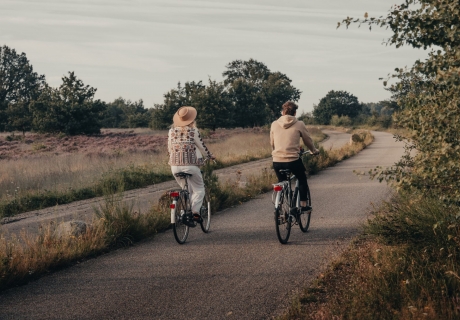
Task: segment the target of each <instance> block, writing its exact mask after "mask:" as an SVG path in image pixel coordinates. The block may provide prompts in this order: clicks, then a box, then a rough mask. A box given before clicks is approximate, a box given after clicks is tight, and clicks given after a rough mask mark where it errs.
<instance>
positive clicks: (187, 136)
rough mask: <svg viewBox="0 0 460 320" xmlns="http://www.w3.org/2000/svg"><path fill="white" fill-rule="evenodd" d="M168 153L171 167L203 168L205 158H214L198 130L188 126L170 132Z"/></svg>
mask: <svg viewBox="0 0 460 320" xmlns="http://www.w3.org/2000/svg"><path fill="white" fill-rule="evenodd" d="M168 153H169V162H168V164H169V165H171V166H201V165H203V156H205V157H212V153H211V152H209V150H208V148H207V147H206V146H205V144H204V143H203V139H201V136H200V133H199V131H198V129H197V128H192V127H188V126H186V127H176V128H172V129H170V130H169V133H168Z"/></svg>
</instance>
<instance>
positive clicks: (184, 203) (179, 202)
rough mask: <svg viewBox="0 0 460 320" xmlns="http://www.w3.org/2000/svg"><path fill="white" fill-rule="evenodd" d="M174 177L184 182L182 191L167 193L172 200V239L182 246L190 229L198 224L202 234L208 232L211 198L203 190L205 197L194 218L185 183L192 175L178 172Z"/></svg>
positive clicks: (186, 183)
mask: <svg viewBox="0 0 460 320" xmlns="http://www.w3.org/2000/svg"><path fill="white" fill-rule="evenodd" d="M174 176H176V177H179V178H181V179H184V180H185V185H184V188H183V189H179V190H173V191H170V192H169V195H170V196H171V198H172V203H171V205H170V208H171V224H172V226H173V231H174V238H176V241H177V242H178V243H180V244H184V243H185V241H186V240H187V237H188V233H189V229H190V227H195V226H196V225H198V224H200V226H201V230H203V232H204V233H208V232H209V228H210V226H211V198H210V196H209V193H208V192H207V191H206V188H205V196H204V199H203V204H202V206H201V209H200V212H199V214H198V216H194V215H193V214H192V204H191V200H190V193H189V191H188V182H187V178H188V177H190V176H192V175H191V174H189V173H185V172H179V173H176V174H175V175H174Z"/></svg>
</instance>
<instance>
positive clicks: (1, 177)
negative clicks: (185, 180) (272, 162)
mask: <svg viewBox="0 0 460 320" xmlns="http://www.w3.org/2000/svg"><path fill="white" fill-rule="evenodd" d="M310 131H311V133H312V135H313V136H314V138H315V140H321V139H323V138H324V135H322V133H321V131H319V130H318V129H316V128H311V129H310ZM202 135H203V137H204V141H205V143H206V144H207V145H208V147H209V149H210V150H211V151H212V152H213V153H214V154H215V155H216V156H217V159H218V161H219V163H218V164H219V166H228V165H232V164H236V163H242V162H247V161H251V160H255V159H260V158H265V157H268V156H270V146H269V138H268V137H269V132H268V129H266V128H265V129H264V128H248V129H241V128H237V129H231V130H230V129H218V130H216V131H215V132H212V131H203V132H202ZM166 145H167V131H155V130H149V129H134V130H132V129H124V130H123V129H114V130H113V129H111V130H103V131H102V134H100V135H94V136H62V135H39V134H29V133H28V134H26V135H25V136H22V135H12V134H2V135H0V202H2V203H4V204H5V203H11V202H14V201H15V199H18V201H19V199H21V200H20V201H21V202H22V199H23V198H24V197H26V196H30V195H36V194H43V193H46V194H49V193H56V192H58V193H68V192H69V191H72V192H74V191H75V190H81V189H84V188H92V187H93V186H95V185H98V184H101V181H105V180H107V179H108V178H110V177H113V176H120V175H125V174H126V173H127V172H128V173H129V174H130V175H131V176H132V178H131V180H136V179H141V178H142V179H147V180H148V179H150V180H149V181H157V180H164V179H165V177H167V176H168V175H169V174H170V173H169V166H168V164H167V161H168V159H167V148H166ZM146 176H148V178H145V177H146ZM152 176H153V178H150V177H152ZM137 177H139V178H137ZM149 181H146V182H143V183H141V185H146V184H149ZM135 185H136V184H135V182H134V186H135ZM126 187H127V188H130V187H129V186H126ZM85 192H87V191H85ZM89 197H90V196H89ZM78 198H81V197H80V196H78ZM38 206H39V207H40V205H38ZM44 206H46V205H44ZM34 207H37V205H35V206H34ZM28 208H29V207H28ZM4 215H9V214H8V212H4Z"/></svg>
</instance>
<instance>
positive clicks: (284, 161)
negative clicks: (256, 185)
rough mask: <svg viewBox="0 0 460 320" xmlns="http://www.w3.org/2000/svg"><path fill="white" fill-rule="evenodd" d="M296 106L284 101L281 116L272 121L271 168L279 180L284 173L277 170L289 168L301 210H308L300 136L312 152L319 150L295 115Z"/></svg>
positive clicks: (282, 178)
mask: <svg viewBox="0 0 460 320" xmlns="http://www.w3.org/2000/svg"><path fill="white" fill-rule="evenodd" d="M297 108H298V106H297V104H295V103H294V102H292V101H288V102H286V103H285V104H283V110H282V112H281V114H282V116H281V117H280V118H279V119H278V120H276V121H273V123H272V126H271V129H270V143H271V146H272V150H273V151H272V157H273V169H275V173H276V176H277V177H278V181H279V182H281V181H285V180H287V177H286V174H284V173H280V172H279V171H280V170H282V169H289V170H291V172H292V173H293V174H294V175H295V176H296V177H297V179H298V180H299V194H300V206H301V207H302V208H301V210H302V211H309V210H311V207H310V206H308V205H307V186H308V185H307V175H306V173H305V167H304V165H303V163H302V160H301V159H300V156H299V149H300V138H302V141H303V143H304V144H305V145H306V146H307V148H308V149H310V151H311V152H312V153H313V154H318V153H319V151H318V150H317V149H316V148H315V146H314V144H313V141H312V139H311V137H310V134H309V133H308V131H307V128H306V127H305V124H304V123H303V122H301V121H298V120H297V118H296V117H295V115H296V111H297Z"/></svg>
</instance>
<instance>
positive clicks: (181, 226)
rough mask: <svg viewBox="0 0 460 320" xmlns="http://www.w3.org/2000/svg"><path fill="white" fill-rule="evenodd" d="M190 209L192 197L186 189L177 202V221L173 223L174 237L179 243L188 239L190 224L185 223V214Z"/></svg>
mask: <svg viewBox="0 0 460 320" xmlns="http://www.w3.org/2000/svg"><path fill="white" fill-rule="evenodd" d="M187 210H190V199H189V197H188V194H187V193H186V192H185V191H181V192H180V195H179V198H178V199H177V204H176V222H175V223H174V224H173V231H174V238H176V241H177V242H178V243H179V244H184V243H185V240H187V237H188V232H189V226H188V225H186V224H185V219H186V217H185V214H186V212H187Z"/></svg>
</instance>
